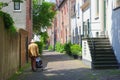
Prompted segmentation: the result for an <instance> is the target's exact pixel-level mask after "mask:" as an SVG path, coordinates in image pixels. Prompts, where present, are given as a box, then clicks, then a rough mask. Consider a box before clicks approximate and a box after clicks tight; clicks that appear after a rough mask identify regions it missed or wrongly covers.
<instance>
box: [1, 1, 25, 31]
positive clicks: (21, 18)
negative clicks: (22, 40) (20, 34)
mask: <svg viewBox="0 0 120 80" xmlns="http://www.w3.org/2000/svg"><path fill="white" fill-rule="evenodd" d="M0 1H2V2H7V3H9V6H7V7H4V8H3V9H2V10H3V11H5V12H7V13H9V14H10V15H11V16H12V18H13V20H14V22H15V26H16V27H17V28H22V29H26V1H25V0H24V1H23V3H21V10H20V11H15V10H14V3H13V2H12V0H0Z"/></svg>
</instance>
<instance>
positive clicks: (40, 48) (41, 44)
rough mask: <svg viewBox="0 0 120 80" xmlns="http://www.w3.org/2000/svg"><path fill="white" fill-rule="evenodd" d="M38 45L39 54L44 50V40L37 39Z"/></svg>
mask: <svg viewBox="0 0 120 80" xmlns="http://www.w3.org/2000/svg"><path fill="white" fill-rule="evenodd" d="M35 43H36V44H37V45H38V47H39V54H42V51H43V43H42V42H39V41H37V42H35Z"/></svg>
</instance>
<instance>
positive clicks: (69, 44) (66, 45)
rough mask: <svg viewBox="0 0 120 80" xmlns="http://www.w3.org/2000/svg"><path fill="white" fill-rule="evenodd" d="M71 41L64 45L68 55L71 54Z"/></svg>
mask: <svg viewBox="0 0 120 80" xmlns="http://www.w3.org/2000/svg"><path fill="white" fill-rule="evenodd" d="M70 47H71V42H68V43H65V46H64V49H65V52H66V53H67V54H68V55H71V49H70Z"/></svg>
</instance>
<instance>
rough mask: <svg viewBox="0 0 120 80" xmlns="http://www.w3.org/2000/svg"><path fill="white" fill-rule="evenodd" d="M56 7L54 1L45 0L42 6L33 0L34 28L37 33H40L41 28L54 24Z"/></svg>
mask: <svg viewBox="0 0 120 80" xmlns="http://www.w3.org/2000/svg"><path fill="white" fill-rule="evenodd" d="M54 8H55V4H54V3H50V2H43V3H42V5H41V6H40V5H38V3H37V1H36V0H33V30H34V32H35V33H40V32H41V29H46V28H47V27H49V26H51V25H52V21H53V19H54V17H55V14H56V11H55V10H54Z"/></svg>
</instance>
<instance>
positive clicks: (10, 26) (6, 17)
mask: <svg viewBox="0 0 120 80" xmlns="http://www.w3.org/2000/svg"><path fill="white" fill-rule="evenodd" d="M0 16H1V17H3V20H4V25H5V28H6V29H7V30H9V31H10V32H11V33H15V32H16V28H15V26H14V21H13V19H12V17H11V16H10V14H8V13H5V12H2V11H0Z"/></svg>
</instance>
